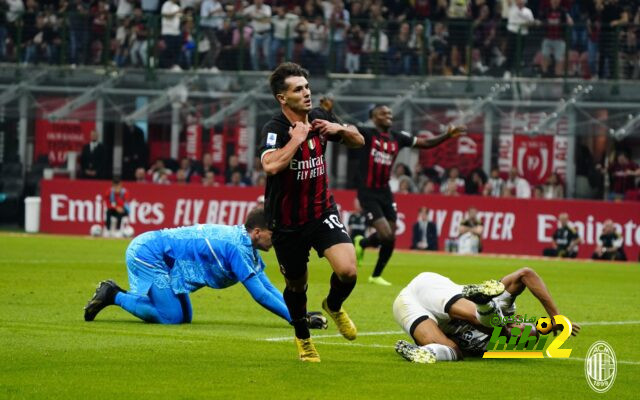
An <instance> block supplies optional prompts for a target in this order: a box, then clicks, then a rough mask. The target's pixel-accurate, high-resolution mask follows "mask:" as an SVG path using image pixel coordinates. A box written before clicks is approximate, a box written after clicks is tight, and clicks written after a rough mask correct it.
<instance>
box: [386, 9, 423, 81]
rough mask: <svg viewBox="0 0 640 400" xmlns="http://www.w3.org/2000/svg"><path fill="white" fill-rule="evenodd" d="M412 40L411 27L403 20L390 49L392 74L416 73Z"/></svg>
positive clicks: (390, 70)
mask: <svg viewBox="0 0 640 400" xmlns="http://www.w3.org/2000/svg"><path fill="white" fill-rule="evenodd" d="M410 40H411V27H410V26H409V23H407V22H403V23H402V24H401V25H400V29H399V30H398V33H396V35H395V36H394V37H393V41H392V43H391V47H390V49H389V60H390V62H389V72H390V73H391V74H392V75H395V74H404V75H411V74H413V73H414V66H415V64H416V62H415V60H414V58H413V57H414V53H413V51H412V50H411V49H410V48H409V41H410Z"/></svg>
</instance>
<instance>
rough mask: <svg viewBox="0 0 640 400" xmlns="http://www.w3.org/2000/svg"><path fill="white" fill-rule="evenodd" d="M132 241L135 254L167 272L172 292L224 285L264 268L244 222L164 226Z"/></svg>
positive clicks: (221, 286) (187, 291)
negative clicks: (229, 224) (169, 227)
mask: <svg viewBox="0 0 640 400" xmlns="http://www.w3.org/2000/svg"><path fill="white" fill-rule="evenodd" d="M135 241H138V243H136V244H135V247H136V257H139V258H140V260H141V261H144V262H145V263H146V264H148V265H150V266H152V267H158V266H159V267H161V268H162V269H163V270H165V272H168V273H169V276H170V285H171V288H172V290H173V292H174V293H190V292H193V291H196V290H198V289H200V288H201V287H204V286H208V287H211V288H214V289H222V288H226V287H229V286H231V285H234V284H236V283H237V282H244V281H245V280H247V279H249V278H250V277H251V276H253V275H259V274H260V273H261V272H262V271H264V269H265V264H264V261H262V258H261V257H260V255H259V254H258V251H257V250H256V249H254V248H253V247H252V245H251V238H250V237H249V234H248V232H247V230H246V228H245V227H244V226H243V225H236V226H227V225H211V224H206V225H194V226H188V227H182V228H173V229H163V230H160V231H155V232H148V233H147V234H143V235H141V236H139V237H138V238H136V239H135V240H134V242H135ZM132 245H134V243H133V242H132Z"/></svg>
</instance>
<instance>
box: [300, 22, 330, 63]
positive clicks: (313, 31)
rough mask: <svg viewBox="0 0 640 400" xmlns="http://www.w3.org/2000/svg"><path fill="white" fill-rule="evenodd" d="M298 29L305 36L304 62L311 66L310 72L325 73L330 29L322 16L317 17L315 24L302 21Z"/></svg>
mask: <svg viewBox="0 0 640 400" xmlns="http://www.w3.org/2000/svg"><path fill="white" fill-rule="evenodd" d="M298 29H299V30H300V32H301V33H302V34H303V36H304V42H303V50H302V62H303V64H304V65H305V66H309V72H310V73H311V74H314V73H323V72H324V71H325V68H326V64H327V62H326V59H327V56H326V51H327V47H328V39H329V29H328V28H327V26H326V24H325V23H324V19H323V18H322V15H318V16H316V18H315V20H313V22H305V21H301V23H300V24H299V25H298Z"/></svg>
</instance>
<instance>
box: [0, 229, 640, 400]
mask: <svg viewBox="0 0 640 400" xmlns="http://www.w3.org/2000/svg"><path fill="white" fill-rule="evenodd" d="M127 243H128V242H127V241H126V240H102V239H91V238H80V237H60V236H47V235H37V236H22V235H11V234H4V235H2V236H0V399H11V398H43V399H70V398H80V399H87V398H91V399H110V400H113V399H130V398H145V399H165V398H166V399H196V398H225V399H238V398H263V399H332V400H334V399H335V400H337V399H356V398H364V399H372V398H384V399H396V398H398V399H400V398H402V399H404V398H407V399H409V398H411V399H418V398H434V399H438V398H455V399H464V398H488V397H492V398H503V397H505V396H506V398H511V397H513V398H540V399H549V398H572V399H573V398H578V399H580V398H596V397H598V398H603V399H604V398H615V399H616V400H617V399H625V398H637V390H638V389H639V388H640V385H639V384H638V377H640V340H638V329H639V328H640V308H639V307H638V306H639V305H640V301H639V300H640V290H638V288H639V284H640V268H639V267H640V264H638V263H628V264H607V263H592V262H561V261H558V262H556V261H545V260H526V259H518V258H491V257H456V256H447V255H442V254H428V253H423V254H415V253H402V252H397V253H396V254H395V255H394V256H393V258H392V259H391V262H390V265H389V266H388V268H387V272H386V273H385V278H387V279H388V280H389V281H391V282H393V283H394V285H393V286H392V287H379V286H374V285H371V284H368V283H366V277H367V276H368V275H369V274H370V273H371V269H372V266H373V264H374V262H375V254H374V253H371V252H370V253H367V254H366V255H365V263H364V264H365V265H364V267H363V269H361V270H360V283H359V284H358V286H356V289H355V291H354V293H353V295H352V296H351V298H350V299H349V300H348V301H347V303H346V305H345V307H346V309H347V310H348V311H349V313H350V315H351V317H352V318H353V320H354V321H355V323H356V325H357V326H358V330H359V333H360V336H359V337H358V339H357V340H356V341H355V342H353V343H348V342H347V341H346V340H344V339H342V338H340V337H337V335H336V333H337V331H336V329H335V326H333V325H330V327H329V329H328V330H327V331H322V332H318V331H315V332H314V333H315V334H316V335H322V336H324V337H317V338H316V344H317V348H318V351H319V352H320V356H321V357H322V362H321V363H320V364H304V363H301V362H299V361H298V360H297V358H296V350H295V345H294V344H293V342H292V339H290V337H291V335H292V329H291V328H290V327H289V326H288V325H287V324H286V323H285V322H284V321H282V320H280V319H279V318H277V317H276V316H274V315H272V314H271V313H269V312H268V311H266V310H264V309H262V308H261V307H260V306H259V305H258V304H257V303H255V302H254V301H253V300H252V299H251V297H250V296H249V294H248V293H247V292H246V291H245V290H244V288H243V287H242V286H241V285H236V286H234V287H232V288H229V289H226V290H210V289H203V290H200V291H199V292H196V293H194V294H192V296H191V299H192V302H193V309H194V317H193V323H192V324H189V325H180V326H160V325H152V324H147V323H143V322H140V321H138V320H137V319H136V318H134V317H133V316H130V315H129V314H127V313H126V312H125V311H123V310H121V309H119V308H117V307H109V308H107V309H105V310H104V311H103V312H102V313H101V314H100V315H98V317H97V319H96V321H95V322H92V323H86V322H84V320H83V310H82V308H83V307H84V305H85V303H86V301H87V300H88V299H89V297H90V296H91V295H92V293H93V291H94V289H95V285H96V283H97V282H98V281H100V280H102V279H106V278H113V279H115V280H116V281H117V282H119V283H120V284H122V286H123V287H125V288H126V287H127V279H126V269H125V265H124V251H125V249H126V246H127ZM265 261H266V263H267V265H268V269H267V272H268V274H269V276H270V277H271V279H272V281H273V282H274V283H275V284H276V285H277V286H278V287H280V288H282V286H283V279H282V277H281V276H280V274H279V273H278V270H277V267H276V265H277V264H276V262H275V255H274V253H273V251H272V252H270V253H268V254H266V255H265ZM522 266H530V267H533V268H535V269H536V270H537V271H538V273H539V274H540V275H541V276H542V277H543V279H544V280H545V281H546V283H547V286H548V287H549V289H550V290H551V293H552V295H553V296H554V298H555V300H556V302H557V304H558V306H559V308H560V310H561V312H562V313H563V314H564V315H566V316H567V317H569V318H570V319H571V320H572V321H578V322H585V324H584V325H583V329H582V333H581V334H580V335H579V336H578V337H576V338H570V339H569V340H568V341H567V342H566V343H565V345H564V346H563V348H572V349H573V352H572V354H571V357H572V359H568V360H560V359H542V360H540V359H538V360H525V359H521V360H483V359H467V360H465V361H463V362H450V363H446V362H443V363H437V364H434V365H417V364H411V363H408V362H405V361H404V360H402V359H401V358H400V357H399V356H398V355H397V354H395V352H394V351H393V344H394V343H395V341H396V340H397V339H401V338H404V339H408V338H407V337H405V335H404V334H402V333H400V328H399V327H398V326H397V325H396V323H395V321H394V320H393V316H392V312H391V304H392V302H393V300H394V298H395V296H396V295H397V293H398V292H399V291H400V289H401V288H402V287H403V286H404V285H405V284H407V283H408V282H409V281H410V280H411V279H412V278H413V277H414V276H415V275H416V274H418V273H419V272H421V271H433V272H438V273H441V274H444V275H446V276H448V277H450V278H451V279H453V280H454V281H456V282H459V283H470V282H476V281H481V280H484V279H488V278H499V277H501V276H503V275H505V274H506V273H508V272H510V271H512V270H514V269H516V268H519V267H522ZM329 274H330V268H329V266H328V264H327V263H326V261H325V260H318V259H317V258H315V257H314V258H312V261H311V263H310V284H309V292H308V296H309V303H308V307H309V309H310V310H320V309H321V307H320V303H321V301H322V299H323V297H324V296H325V295H326V293H327V291H328V285H329V279H328V278H329ZM517 304H518V309H519V311H520V312H521V313H527V314H529V315H542V307H541V306H540V305H539V304H538V303H537V301H536V300H535V299H534V298H533V296H531V295H530V294H529V293H528V292H527V293H526V294H524V295H522V296H521V297H520V298H519V299H518V302H517ZM612 321H613V322H618V323H617V324H606V322H612ZM620 321H623V322H626V323H624V324H623V323H620ZM269 338H271V339H273V338H284V339H282V340H272V341H268V340H267V339H269ZM596 340H605V341H607V342H608V343H609V344H611V345H612V346H613V348H614V349H615V351H616V355H617V357H618V360H619V363H618V375H617V379H616V381H615V384H614V386H613V388H612V389H611V390H610V391H609V392H608V393H606V394H604V395H597V394H596V393H595V392H593V391H592V390H591V389H590V388H589V386H588V385H587V382H586V380H585V376H584V362H583V361H582V359H583V358H584V356H585V355H586V352H587V350H588V348H589V346H590V345H591V344H592V343H593V342H595V341H596ZM634 393H635V394H634ZM498 396H499V397H498Z"/></svg>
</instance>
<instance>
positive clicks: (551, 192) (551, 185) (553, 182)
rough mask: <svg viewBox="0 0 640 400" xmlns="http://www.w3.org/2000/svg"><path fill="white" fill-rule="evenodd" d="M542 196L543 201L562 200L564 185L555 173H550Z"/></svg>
mask: <svg viewBox="0 0 640 400" xmlns="http://www.w3.org/2000/svg"><path fill="white" fill-rule="evenodd" d="M543 192H544V194H543V196H544V198H545V199H563V198H564V185H563V184H562V182H560V177H559V176H558V174H557V173H555V172H554V173H552V174H551V175H550V176H549V177H548V178H547V181H546V182H545V184H544V186H543Z"/></svg>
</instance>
